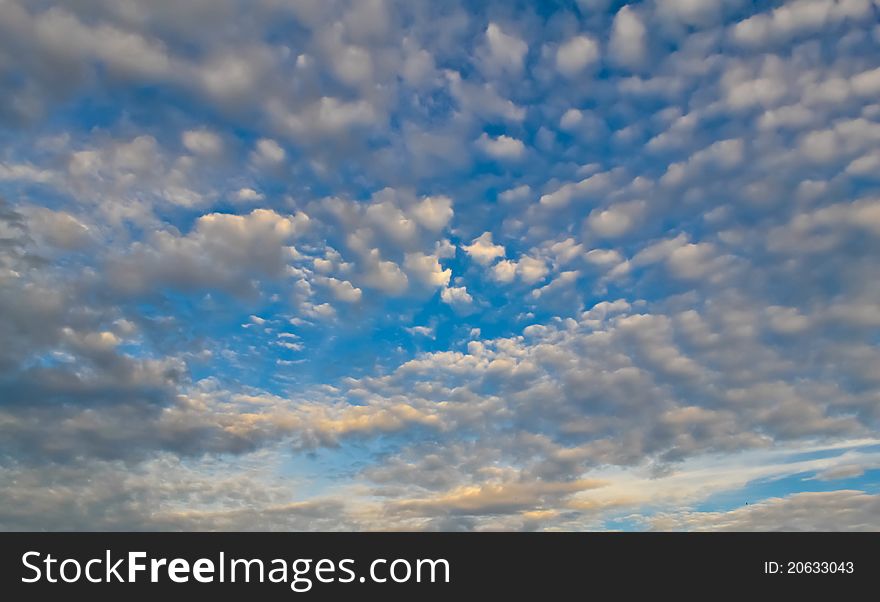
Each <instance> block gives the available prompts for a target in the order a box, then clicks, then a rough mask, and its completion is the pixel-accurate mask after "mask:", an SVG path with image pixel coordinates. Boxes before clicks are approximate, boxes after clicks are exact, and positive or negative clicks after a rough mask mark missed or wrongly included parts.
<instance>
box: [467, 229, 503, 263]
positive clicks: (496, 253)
mask: <svg viewBox="0 0 880 602" xmlns="http://www.w3.org/2000/svg"><path fill="white" fill-rule="evenodd" d="M462 249H464V251H465V253H467V254H468V255H470V257H471V258H472V259H473V260H474V261H476V262H477V263H479V264H481V265H488V264H490V263H492V262H493V261H495V260H496V259H497V258H499V257H504V253H505V251H504V247H503V246H501V245H496V244H494V243H493V242H492V233H491V232H483V233H482V234H480V235H479V236H478V237H477V238H475V239H474V240H473V242H471V244H469V245H463V246H462Z"/></svg>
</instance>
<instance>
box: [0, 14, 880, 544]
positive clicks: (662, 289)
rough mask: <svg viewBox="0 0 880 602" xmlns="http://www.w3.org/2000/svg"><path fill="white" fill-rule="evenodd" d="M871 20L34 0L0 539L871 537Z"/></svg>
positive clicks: (9, 97) (878, 314) (26, 58)
mask: <svg viewBox="0 0 880 602" xmlns="http://www.w3.org/2000/svg"><path fill="white" fill-rule="evenodd" d="M56 5H57V6H56ZM572 11H575V12H572ZM572 15H574V16H575V17H576V18H572ZM875 15H876V8H875V6H874V5H872V4H871V3H870V2H868V1H867V0H847V1H842V0H793V1H789V2H781V3H775V4H773V6H763V5H762V6H752V5H750V4H748V3H741V2H740V3H733V4H731V3H725V2H720V1H712V2H706V1H696V0H658V1H657V2H653V3H641V4H635V3H633V4H630V5H624V3H611V2H607V1H606V0H582V1H579V2H578V3H577V7H568V8H560V7H551V8H548V9H547V10H546V11H541V14H540V15H538V14H537V13H535V11H534V10H532V9H530V8H529V7H526V6H520V5H504V6H502V5H501V3H489V4H488V5H486V6H481V7H475V6H473V5H472V3H471V4H469V3H461V2H455V3H453V4H450V5H443V6H440V5H438V4H437V3H430V2H422V1H419V2H415V3H413V4H411V5H410V4H407V6H405V7H404V6H402V5H399V4H395V3H389V2H386V1H384V0H369V1H365V2H355V3H350V2H349V3H344V2H343V3H337V2H330V3H326V2H325V3H320V2H318V3H316V2H298V3H289V2H263V3H252V4H249V5H248V6H247V7H245V6H244V4H243V3H240V2H231V1H230V2H212V3H206V2H191V3H167V2H166V3H143V6H141V5H138V6H137V7H136V8H134V9H132V8H130V7H129V8H120V7H119V6H118V5H117V4H114V3H110V2H107V1H105V0H93V1H90V2H79V3H64V4H63V5H61V3H51V2H50V3H45V2H44V3H25V2H20V1H19V0H7V1H6V2H0V75H2V79H3V81H4V82H5V84H7V85H6V88H5V89H4V94H3V95H2V98H0V121H2V122H3V124H4V125H6V126H7V127H6V128H5V130H4V131H6V132H7V136H6V137H5V139H4V142H5V145H4V154H3V157H2V160H0V197H2V200H0V340H2V341H3V343H4V344H3V345H2V346H0V399H3V402H4V403H3V404H2V408H0V457H2V459H3V461H2V462H0V464H2V467H3V468H2V469H0V491H2V494H0V498H2V499H0V508H2V509H3V510H2V511H0V528H9V529H13V528H32V529H38V530H39V529H44V528H45V529H50V528H72V529H79V528H82V529H89V528H92V529H103V528H107V529H132V528H134V529H141V528H143V529H156V528H167V529H178V528H195V529H203V528H204V529H214V528H232V529H247V528H273V526H277V527H278V528H285V529H296V530H298V529H308V528H320V529H337V528H339V529H387V528H400V529H475V530H476V529H487V530H498V529H502V530H510V529H529V530H531V529H565V530H583V529H603V528H619V527H620V525H621V524H622V523H621V522H619V520H620V519H621V517H622V516H625V517H627V519H626V521H627V522H626V523H625V524H626V525H628V526H630V527H632V528H670V529H679V528H681V529H716V528H717V529H721V528H732V529H735V528H743V529H745V528H767V527H770V526H772V525H774V524H775V525H784V526H785V527H786V528H793V529H801V528H803V529H807V528H814V527H816V528H829V529H838V528H839V529H863V528H870V526H871V525H873V524H874V523H872V522H871V520H870V518H869V517H870V513H871V511H872V510H874V507H873V506H872V504H874V500H873V498H872V496H873V492H872V491H871V490H870V488H866V486H865V483H868V482H870V479H871V478H872V477H873V476H874V475H873V472H872V471H874V470H875V468H876V467H877V466H878V462H877V458H876V455H877V452H876V449H875V448H876V445H877V442H876V441H874V440H873V439H871V436H872V434H873V433H875V432H876V431H877V425H878V420H880V413H878V409H877V403H876V400H877V395H878V390H880V377H878V374H877V370H876V366H877V365H878V362H880V352H878V350H877V346H876V339H877V328H878V327H880V311H878V305H877V302H876V299H878V298H880V286H878V284H877V283H878V282H880V267H878V265H877V261H876V257H877V256H878V254H880V225H878V224H880V219H878V209H877V206H878V201H877V199H878V198H880V194H878V184H880V180H878V178H877V177H876V172H877V169H876V167H877V166H878V156H880V155H878V152H880V133H878V131H880V130H878V127H880V126H878V123H880V107H878V104H877V102H876V97H877V92H878V89H880V76H878V73H880V65H878V61H877V53H876V42H877V28H876V23H875V21H876V19H875V18H874V17H875ZM230 24H233V25H230ZM819 50H821V51H819ZM84 99H93V100H94V99H98V100H99V101H100V102H99V103H98V104H99V105H100V109H101V110H100V111H94V110H92V109H94V107H92V106H91V104H94V103H90V102H86V103H85V104H83V103H84V102H85V101H84ZM86 105H88V106H86ZM89 107H91V108H89ZM459 249H460V252H459ZM279 475H280V476H279ZM826 490H827V491H826ZM768 492H769V493H768ZM719 499H722V500H724V504H719V503H718V500H719ZM70 500H74V501H75V502H76V503H75V504H71V503H70ZM746 502H748V506H746V505H745V503H746Z"/></svg>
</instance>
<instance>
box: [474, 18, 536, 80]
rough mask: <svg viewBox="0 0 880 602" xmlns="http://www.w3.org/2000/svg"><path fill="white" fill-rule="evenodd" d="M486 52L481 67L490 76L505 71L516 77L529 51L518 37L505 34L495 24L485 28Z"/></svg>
mask: <svg viewBox="0 0 880 602" xmlns="http://www.w3.org/2000/svg"><path fill="white" fill-rule="evenodd" d="M486 44H487V49H486V50H487V52H485V54H484V55H483V57H482V62H481V66H482V67H483V68H484V69H485V70H486V71H488V72H489V73H490V74H494V73H500V72H502V71H507V72H509V73H511V74H513V75H518V74H519V73H521V72H522V70H523V61H524V59H525V56H526V53H527V52H528V50H529V47H528V45H527V44H526V43H525V42H524V41H522V40H521V39H519V38H518V37H516V36H514V35H511V34H509V33H505V32H504V30H502V29H501V27H500V26H499V25H498V24H497V23H489V25H488V27H486Z"/></svg>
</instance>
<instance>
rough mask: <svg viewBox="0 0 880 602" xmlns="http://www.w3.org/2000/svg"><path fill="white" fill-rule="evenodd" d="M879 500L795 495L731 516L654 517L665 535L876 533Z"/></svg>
mask: <svg viewBox="0 0 880 602" xmlns="http://www.w3.org/2000/svg"><path fill="white" fill-rule="evenodd" d="M878 505H880V499H878V496H876V495H871V494H868V493H865V492H863V491H849V490H841V491H827V492H804V493H795V494H792V495H790V496H787V497H784V498H770V499H767V500H764V501H761V502H759V503H757V504H750V505H748V506H746V507H742V508H737V509H735V510H730V511H728V512H690V513H683V514H680V515H661V516H657V517H654V518H653V519H652V520H651V524H652V526H653V527H654V528H655V529H660V530H663V531H672V530H688V531H876V529H877V520H876V516H877V509H878Z"/></svg>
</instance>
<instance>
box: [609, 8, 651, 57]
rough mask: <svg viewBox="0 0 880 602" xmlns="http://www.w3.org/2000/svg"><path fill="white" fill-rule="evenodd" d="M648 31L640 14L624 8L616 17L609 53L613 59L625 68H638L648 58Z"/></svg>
mask: <svg viewBox="0 0 880 602" xmlns="http://www.w3.org/2000/svg"><path fill="white" fill-rule="evenodd" d="M646 38H647V29H646V28H645V25H644V23H643V22H642V19H641V17H640V16H639V14H638V13H637V12H636V11H634V10H633V9H632V8H630V6H629V5H626V6H624V7H623V8H621V9H620V10H619V11H617V15H616V16H615V17H614V24H613V25H612V29H611V40H610V42H609V43H608V51H609V53H610V57H611V59H612V60H613V61H614V62H615V63H617V64H619V65H623V66H625V67H631V68H638V67H640V66H641V65H642V64H643V63H644V61H645V59H646V57H647V52H648V50H647V44H646Z"/></svg>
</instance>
